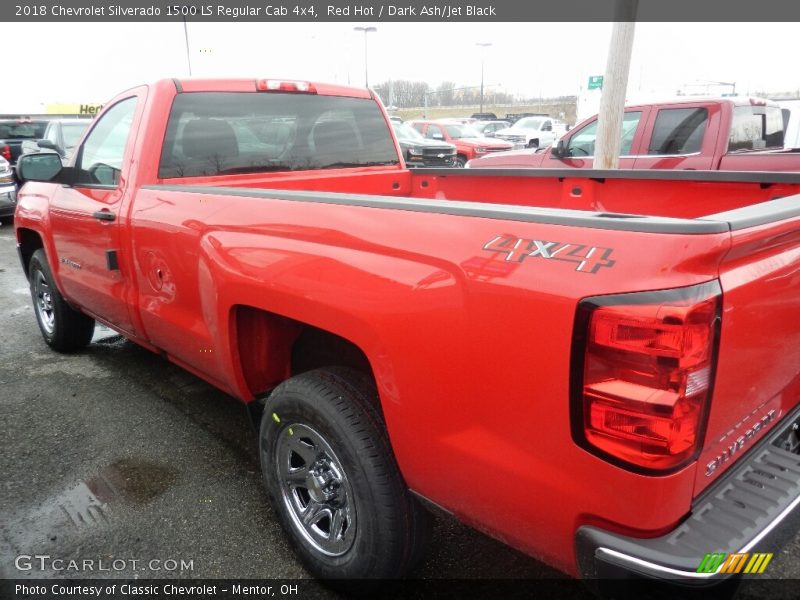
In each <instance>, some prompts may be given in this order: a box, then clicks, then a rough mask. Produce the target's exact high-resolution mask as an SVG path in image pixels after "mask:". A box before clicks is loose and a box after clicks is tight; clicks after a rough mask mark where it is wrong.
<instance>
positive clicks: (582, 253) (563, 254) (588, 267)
mask: <svg viewBox="0 0 800 600" xmlns="http://www.w3.org/2000/svg"><path fill="white" fill-rule="evenodd" d="M483 249H484V250H486V251H488V252H499V253H501V254H505V255H506V256H505V260H506V261H509V262H520V263H521V262H522V261H524V260H525V259H527V258H545V259H549V260H561V261H566V262H571V263H577V265H578V266H577V267H575V270H576V271H578V272H580V273H597V271H598V270H599V269H601V268H603V267H613V266H614V263H615V261H614V260H612V259H611V253H612V251H613V249H612V248H598V247H597V246H588V245H586V244H567V243H563V242H545V241H541V240H529V239H524V238H518V237H516V236H511V235H498V236H497V237H495V238H493V239H492V240H490V241H488V242H487V243H486V244H484V246H483Z"/></svg>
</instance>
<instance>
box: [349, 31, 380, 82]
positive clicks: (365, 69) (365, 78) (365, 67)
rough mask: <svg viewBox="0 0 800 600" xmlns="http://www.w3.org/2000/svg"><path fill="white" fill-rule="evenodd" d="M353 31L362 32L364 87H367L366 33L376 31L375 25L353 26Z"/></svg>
mask: <svg viewBox="0 0 800 600" xmlns="http://www.w3.org/2000/svg"><path fill="white" fill-rule="evenodd" d="M353 31H363V32H364V87H367V88H368V87H369V67H368V64H369V63H368V62H367V57H368V55H367V34H368V33H371V32H375V31H378V28H377V27H353Z"/></svg>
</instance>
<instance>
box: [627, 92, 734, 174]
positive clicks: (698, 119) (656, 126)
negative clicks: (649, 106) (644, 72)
mask: <svg viewBox="0 0 800 600" xmlns="http://www.w3.org/2000/svg"><path fill="white" fill-rule="evenodd" d="M712 120H713V123H712ZM718 120H719V109H718V107H716V105H708V104H700V103H690V104H681V105H680V106H671V107H665V108H660V109H659V110H658V111H655V112H654V113H653V115H652V116H651V118H650V121H649V122H648V124H647V127H646V128H645V132H644V143H643V144H642V149H641V152H640V154H639V156H637V157H636V163H635V165H634V168H636V169H685V170H695V169H711V168H713V162H714V150H715V144H716V141H717V140H716V136H715V135H712V134H711V132H716V131H718V126H713V125H714V124H715V123H716V122H718Z"/></svg>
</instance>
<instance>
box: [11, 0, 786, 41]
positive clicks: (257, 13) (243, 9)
mask: <svg viewBox="0 0 800 600" xmlns="http://www.w3.org/2000/svg"><path fill="white" fill-rule="evenodd" d="M184 19H185V20H187V21H208V22H214V21H217V22H236V21H256V22H257V21H261V22H337V21H342V22H350V21H368V22H415V21H416V22H423V21H424V22H556V21H557V22H568V21H584V22H585V21H589V22H604V21H631V20H635V21H640V22H671V21H683V22H756V21H757V22H771V21H775V22H787V21H800V2H796V1H795V0H758V1H754V0H638V1H637V0H472V1H469V2H464V1H463V0H30V1H23V0H6V1H4V2H2V3H0V20H2V21H10V22H15V21H16V22H22V21H28V22H46V21H49V22H78V21H80V22H92V21H98V22H103V21H117V22H125V21H130V22H135V21H140V22H146V21H179V20H184ZM534 37H535V36H534Z"/></svg>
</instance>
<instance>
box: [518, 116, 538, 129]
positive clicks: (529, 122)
mask: <svg viewBox="0 0 800 600" xmlns="http://www.w3.org/2000/svg"><path fill="white" fill-rule="evenodd" d="M541 126H542V119H537V118H531V117H527V118H525V119H520V120H519V121H517V122H516V123H514V128H515V129H539V128H540V127H541Z"/></svg>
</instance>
